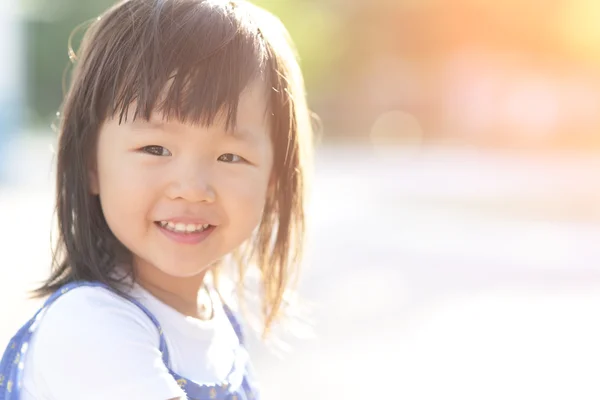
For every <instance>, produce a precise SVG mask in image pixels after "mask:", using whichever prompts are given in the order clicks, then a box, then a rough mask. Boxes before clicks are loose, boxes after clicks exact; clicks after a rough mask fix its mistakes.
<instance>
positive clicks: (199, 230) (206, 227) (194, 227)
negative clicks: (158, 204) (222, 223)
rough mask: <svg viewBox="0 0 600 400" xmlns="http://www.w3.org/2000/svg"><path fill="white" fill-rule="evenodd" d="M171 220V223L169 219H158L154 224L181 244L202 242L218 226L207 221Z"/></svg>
mask: <svg viewBox="0 0 600 400" xmlns="http://www.w3.org/2000/svg"><path fill="white" fill-rule="evenodd" d="M165 222H166V223H165ZM170 222H171V223H169V222H167V221H156V222H155V223H154V224H155V225H156V227H157V228H158V230H159V231H160V232H161V233H162V234H163V235H165V236H166V237H167V238H168V239H170V240H172V241H174V242H175V243H179V244H188V245H189V244H192V245H194V244H198V243H201V242H202V241H204V239H206V238H207V237H209V236H210V234H211V233H213V232H214V230H215V229H216V226H214V225H210V224H206V223H202V224H189V223H187V224H184V223H183V222H178V223H173V222H172V221H170ZM188 229H189V230H188Z"/></svg>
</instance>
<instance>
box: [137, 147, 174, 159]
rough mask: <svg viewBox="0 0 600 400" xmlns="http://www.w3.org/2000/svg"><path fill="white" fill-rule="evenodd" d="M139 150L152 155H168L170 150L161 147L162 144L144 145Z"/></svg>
mask: <svg viewBox="0 0 600 400" xmlns="http://www.w3.org/2000/svg"><path fill="white" fill-rule="evenodd" d="M141 150H142V151H143V152H144V153H148V154H152V155H153V156H162V157H165V156H170V155H171V152H170V151H169V150H167V148H166V147H162V146H156V145H152V146H144V147H142V148H141Z"/></svg>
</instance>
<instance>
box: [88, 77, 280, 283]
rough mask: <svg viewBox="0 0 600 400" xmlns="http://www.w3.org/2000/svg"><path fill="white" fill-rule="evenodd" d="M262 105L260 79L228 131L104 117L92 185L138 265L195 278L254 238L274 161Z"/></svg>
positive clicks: (219, 125)
mask: <svg viewBox="0 0 600 400" xmlns="http://www.w3.org/2000/svg"><path fill="white" fill-rule="evenodd" d="M132 108H135V107H132ZM266 110H267V96H266V90H265V84H264V82H262V81H260V80H256V81H255V82H253V83H252V84H251V85H249V86H248V88H247V89H246V90H245V91H244V92H243V93H242V95H241V97H240V99H239V104H238V108H237V121H236V123H235V127H234V128H233V129H232V130H229V131H228V130H227V129H226V128H225V126H226V125H225V122H224V118H217V119H216V120H215V121H214V123H213V124H212V125H210V126H202V125H200V124H198V125H191V124H184V123H181V122H179V121H177V120H169V121H166V120H164V119H162V118H160V116H158V115H154V116H152V117H151V119H150V121H146V120H144V119H135V120H133V118H130V117H128V118H127V120H126V121H124V122H122V123H121V124H119V121H118V118H113V119H109V120H107V121H106V122H105V123H104V125H103V126H102V128H101V130H100V132H99V136H98V142H97V152H96V161H97V162H96V168H95V169H94V170H93V171H92V173H91V182H92V184H91V186H92V187H91V189H92V192H94V193H95V194H98V195H99V198H100V203H101V205H102V211H103V213H104V217H105V218H106V222H107V224H108V226H109V228H110V229H111V231H112V232H113V233H114V235H115V236H116V237H117V239H119V240H120V241H121V243H123V245H125V247H127V249H129V250H130V251H131V253H132V255H133V264H134V266H135V267H136V268H137V269H141V270H144V269H157V270H158V271H160V272H162V273H164V274H167V275H169V276H172V277H190V276H195V275H198V274H201V273H202V272H204V271H206V269H207V268H208V267H209V266H210V265H211V264H212V263H214V262H215V261H217V260H219V259H220V258H222V257H223V256H225V255H226V254H228V253H230V252H231V251H233V250H235V249H236V248H237V247H238V246H239V245H240V244H242V243H243V242H244V241H246V240H247V239H248V238H249V237H250V236H251V235H252V233H253V231H254V230H255V228H256V227H257V226H258V224H259V222H260V220H261V216H262V213H263V209H264V206H265V201H266V197H267V190H268V187H269V181H270V176H271V169H272V164H273V149H272V144H271V140H270V132H269V118H268V113H267V112H266ZM207 224H208V225H209V226H208V227H207ZM182 231H186V232H182Z"/></svg>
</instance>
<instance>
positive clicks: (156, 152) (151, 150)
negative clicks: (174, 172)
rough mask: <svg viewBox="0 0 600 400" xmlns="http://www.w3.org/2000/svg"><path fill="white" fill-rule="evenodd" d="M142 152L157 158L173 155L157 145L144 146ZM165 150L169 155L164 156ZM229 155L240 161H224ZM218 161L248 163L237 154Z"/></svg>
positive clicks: (221, 156) (231, 154)
mask: <svg viewBox="0 0 600 400" xmlns="http://www.w3.org/2000/svg"><path fill="white" fill-rule="evenodd" d="M140 150H141V151H142V152H144V153H147V154H150V155H153V156H157V157H168V156H170V155H172V154H171V152H170V151H169V150H168V149H167V148H166V147H163V146H157V145H150V146H144V147H142V148H141V149H140ZM163 150H166V151H167V152H168V153H169V154H166V155H165V154H162V153H163ZM227 155H229V156H233V157H237V158H239V160H238V161H223V160H221V158H223V156H227ZM217 160H219V161H223V162H227V163H232V164H237V163H239V162H247V160H246V159H245V158H244V157H242V156H239V155H237V154H233V153H225V154H221V155H220V156H219V158H218V159H217Z"/></svg>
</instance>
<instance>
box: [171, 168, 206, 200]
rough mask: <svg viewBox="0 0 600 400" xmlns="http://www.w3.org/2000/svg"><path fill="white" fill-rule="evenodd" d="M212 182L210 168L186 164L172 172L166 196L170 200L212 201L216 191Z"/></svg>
mask: <svg viewBox="0 0 600 400" xmlns="http://www.w3.org/2000/svg"><path fill="white" fill-rule="evenodd" d="M212 182H213V179H212V172H211V171H210V168H207V167H199V166H198V165H195V166H190V165H189V164H188V166H185V167H183V168H179V170H178V171H176V172H175V173H174V179H172V181H171V184H170V185H169V188H168V190H167V196H168V197H169V198H170V199H172V200H176V199H183V200H186V201H189V202H192V203H213V202H214V201H215V200H216V192H215V190H214V187H213V185H212Z"/></svg>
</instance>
